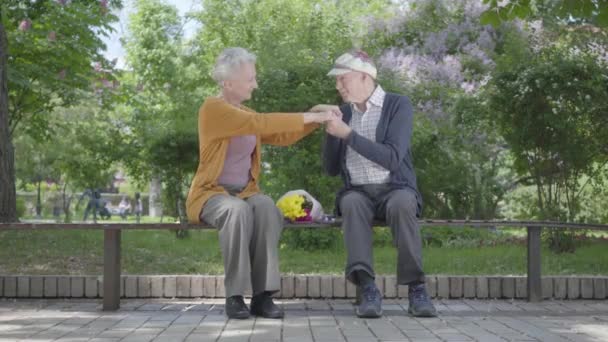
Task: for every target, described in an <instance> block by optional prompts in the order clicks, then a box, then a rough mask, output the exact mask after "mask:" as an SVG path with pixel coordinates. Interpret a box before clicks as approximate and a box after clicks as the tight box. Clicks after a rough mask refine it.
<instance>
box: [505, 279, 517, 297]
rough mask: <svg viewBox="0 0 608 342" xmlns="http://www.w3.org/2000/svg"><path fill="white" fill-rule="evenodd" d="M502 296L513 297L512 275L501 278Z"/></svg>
mask: <svg viewBox="0 0 608 342" xmlns="http://www.w3.org/2000/svg"><path fill="white" fill-rule="evenodd" d="M502 297H503V298H515V278H513V277H504V278H502Z"/></svg>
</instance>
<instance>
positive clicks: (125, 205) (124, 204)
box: [118, 196, 131, 220]
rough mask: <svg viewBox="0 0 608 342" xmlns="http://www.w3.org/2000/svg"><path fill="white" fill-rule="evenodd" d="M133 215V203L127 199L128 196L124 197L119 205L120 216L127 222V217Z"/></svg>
mask: <svg viewBox="0 0 608 342" xmlns="http://www.w3.org/2000/svg"><path fill="white" fill-rule="evenodd" d="M130 213H131V203H130V202H129V200H128V199H127V196H122V199H121V200H120V203H118V215H120V217H121V218H122V219H123V220H125V219H126V218H127V215H129V214H130Z"/></svg>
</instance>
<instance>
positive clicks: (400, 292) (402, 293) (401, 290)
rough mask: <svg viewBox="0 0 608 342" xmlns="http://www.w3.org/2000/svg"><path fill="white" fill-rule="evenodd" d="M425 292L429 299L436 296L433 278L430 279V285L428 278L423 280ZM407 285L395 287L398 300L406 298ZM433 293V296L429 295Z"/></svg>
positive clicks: (435, 285) (435, 283) (435, 284)
mask: <svg viewBox="0 0 608 342" xmlns="http://www.w3.org/2000/svg"><path fill="white" fill-rule="evenodd" d="M425 284H426V290H427V292H428V294H429V296H430V297H431V298H433V297H436V296H437V282H436V281H435V277H433V278H432V283H431V282H429V278H426V280H425ZM407 291H408V286H407V285H397V297H399V298H407ZM431 292H433V294H431Z"/></svg>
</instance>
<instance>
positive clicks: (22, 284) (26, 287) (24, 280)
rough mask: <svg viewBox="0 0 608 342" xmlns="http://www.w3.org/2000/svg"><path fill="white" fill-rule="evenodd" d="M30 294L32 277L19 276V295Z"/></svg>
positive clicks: (27, 295) (25, 295) (26, 295)
mask: <svg viewBox="0 0 608 342" xmlns="http://www.w3.org/2000/svg"><path fill="white" fill-rule="evenodd" d="M29 296H30V277H17V297H29Z"/></svg>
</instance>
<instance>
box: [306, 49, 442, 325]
mask: <svg viewBox="0 0 608 342" xmlns="http://www.w3.org/2000/svg"><path fill="white" fill-rule="evenodd" d="M328 75H330V76H335V77H336V89H337V90H338V92H339V93H340V96H341V97H342V99H343V100H344V101H345V102H346V103H345V104H344V105H342V106H340V107H338V106H332V105H317V106H315V107H313V108H312V110H313V111H327V110H332V111H334V112H335V113H336V118H335V119H334V120H332V121H330V122H328V123H327V125H326V132H327V134H326V140H325V145H324V150H323V161H324V167H325V169H326V171H327V172H328V173H329V174H330V175H333V176H336V175H338V174H340V175H341V176H342V179H343V181H344V188H343V189H342V190H340V191H339V192H338V194H337V198H336V207H337V211H338V214H340V215H341V216H342V217H343V223H342V229H343V231H344V243H345V245H346V250H347V253H348V260H347V263H346V270H345V273H346V277H347V279H348V280H349V281H351V282H353V283H354V284H355V285H356V286H358V288H359V290H360V293H361V296H360V298H359V300H360V302H359V305H358V307H357V310H356V312H357V315H358V316H359V317H366V318H374V317H380V316H381V315H382V294H381V293H380V291H379V290H378V288H377V287H376V285H375V282H374V277H375V274H374V268H373V260H372V237H373V231H372V222H373V220H374V218H376V219H380V220H385V221H386V223H387V225H388V226H389V227H390V228H391V232H392V235H393V241H394V244H395V246H396V247H397V250H398V260H397V281H398V283H399V284H402V285H408V297H409V310H408V311H409V313H410V314H412V315H414V316H417V317H434V316H436V315H437V313H436V310H435V307H434V306H433V304H432V303H431V300H430V299H429V296H428V294H427V292H426V287H425V285H424V272H423V271H422V241H421V239H420V233H419V226H418V220H417V217H419V215H420V212H421V209H422V201H421V196H420V193H419V192H418V189H417V186H416V175H415V173H414V166H413V164H412V153H411V148H410V147H411V146H410V145H411V136H412V121H413V118H412V116H413V115H412V105H411V103H410V100H409V99H408V98H407V97H406V96H402V95H397V94H391V93H387V92H385V91H384V90H383V89H382V87H381V86H380V85H378V84H377V82H376V67H375V66H374V63H373V61H372V60H371V59H370V58H369V57H368V55H367V54H366V53H365V52H363V51H353V52H348V53H345V54H343V55H341V56H340V57H339V58H338V59H337V60H336V61H335V65H334V68H333V69H332V70H331V71H330V72H329V74H328Z"/></svg>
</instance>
